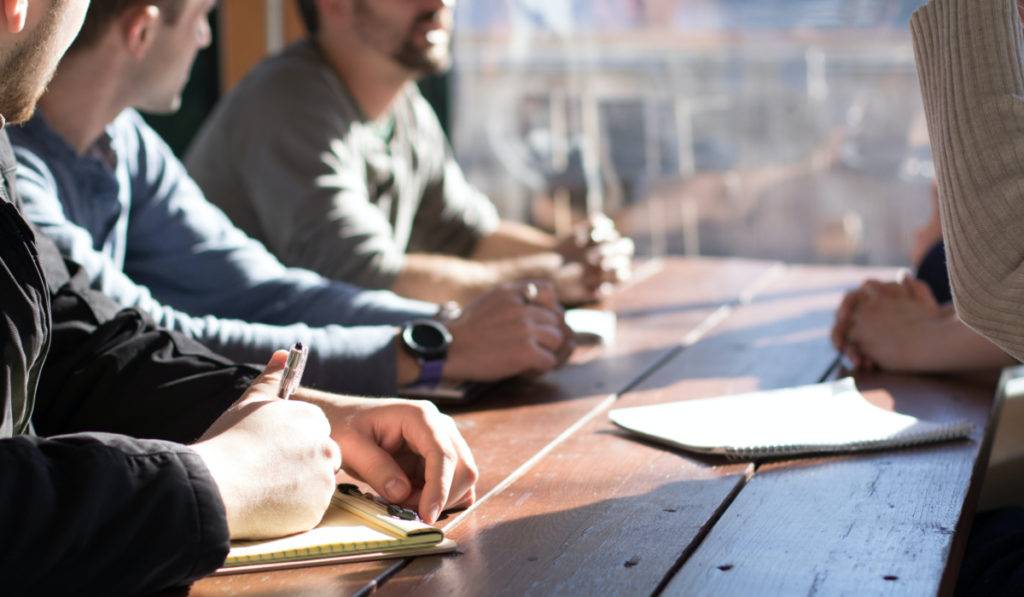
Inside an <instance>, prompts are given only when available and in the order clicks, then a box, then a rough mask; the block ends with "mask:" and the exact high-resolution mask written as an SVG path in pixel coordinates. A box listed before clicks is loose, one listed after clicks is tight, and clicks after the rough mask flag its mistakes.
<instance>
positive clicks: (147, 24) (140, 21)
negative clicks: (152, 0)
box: [118, 4, 160, 59]
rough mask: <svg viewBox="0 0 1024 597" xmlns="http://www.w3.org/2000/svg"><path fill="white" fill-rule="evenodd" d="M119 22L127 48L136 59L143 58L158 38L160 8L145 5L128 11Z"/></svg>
mask: <svg viewBox="0 0 1024 597" xmlns="http://www.w3.org/2000/svg"><path fill="white" fill-rule="evenodd" d="M119 21H120V25H119V27H118V29H119V31H120V34H121V38H122V40H123V41H124V44H125V47H127V48H128V51H129V52H130V53H131V55H132V56H134V57H135V58H136V59H141V58H143V57H144V56H145V55H146V53H147V52H149V49H150V48H151V47H152V46H153V40H154V39H155V38H156V30H157V27H158V26H159V24H160V8H159V7H158V6H156V5H153V4H144V5H142V6H140V7H138V8H135V9H129V10H128V11H126V12H125V14H123V15H121V18H120V20H119Z"/></svg>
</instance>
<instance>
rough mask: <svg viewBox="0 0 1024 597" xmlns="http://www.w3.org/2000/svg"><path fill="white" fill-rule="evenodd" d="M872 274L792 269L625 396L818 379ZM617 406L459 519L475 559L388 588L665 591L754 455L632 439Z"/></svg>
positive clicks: (413, 570)
mask: <svg viewBox="0 0 1024 597" xmlns="http://www.w3.org/2000/svg"><path fill="white" fill-rule="evenodd" d="M863 275H864V273H863V270H859V269H844V270H833V269H827V270H824V269H823V270H808V269H806V268H790V269H788V270H787V271H785V272H784V273H782V274H781V275H780V276H779V277H778V279H777V280H775V281H774V282H773V283H771V284H770V285H769V286H768V288H767V289H765V290H764V291H763V292H762V293H761V294H759V295H756V296H754V297H753V303H752V304H750V305H746V306H740V307H738V308H736V309H735V312H732V313H726V314H725V316H723V317H721V318H719V319H720V325H719V326H718V327H715V328H712V329H710V330H708V336H707V337H706V338H704V339H703V340H700V341H698V342H697V343H696V344H695V345H693V346H692V347H690V348H688V349H686V350H684V351H682V352H680V353H679V354H677V355H676V356H675V357H674V358H673V359H672V360H671V361H669V362H668V363H667V364H665V365H663V366H662V367H660V368H659V369H658V370H657V371H655V372H654V373H653V374H652V375H651V376H649V377H648V378H647V379H645V380H644V381H643V382H641V384H640V385H639V386H638V387H637V388H636V389H634V390H632V391H630V392H629V393H627V394H626V395H625V396H624V397H623V398H621V399H620V400H619V401H618V402H616V403H615V406H616V407H618V406H637V405H642V404H653V403H660V402H667V401H672V400H680V399H685V398H695V397H703V396H707V395H714V394H719V393H724V392H731V391H734V390H737V389H750V388H752V387H778V386H784V385H790V384H794V383H810V382H814V381H817V380H818V379H819V378H821V377H822V376H823V375H825V374H826V373H827V372H828V371H829V369H830V368H831V366H832V363H833V361H834V354H833V352H832V351H831V350H830V348H829V347H828V344H827V332H828V329H829V327H830V324H831V321H832V312H833V309H834V307H835V305H836V304H837V303H838V300H839V298H840V296H841V294H842V291H843V290H844V289H846V288H847V287H849V286H851V285H853V284H855V283H856V282H859V281H860V279H861V278H862V277H863ZM607 406H611V404H607ZM606 410H607V409H604V410H602V411H601V412H600V416H597V417H595V418H593V419H592V420H591V421H590V422H589V423H588V424H587V425H586V426H584V427H583V428H582V429H581V430H580V431H579V432H578V433H575V434H573V435H572V436H571V437H569V438H568V439H567V440H566V441H565V442H564V443H563V444H561V445H559V446H558V447H557V448H556V449H555V450H553V451H552V452H551V453H550V455H548V456H547V457H546V458H545V459H544V460H542V461H541V462H540V463H539V464H537V466H536V467H535V468H534V469H533V470H531V471H530V472H529V473H528V474H527V475H525V476H524V477H522V478H521V479H520V480H518V481H517V482H516V483H514V484H512V485H510V486H509V487H508V488H507V489H506V490H505V491H503V492H501V493H500V494H498V495H495V496H493V498H492V499H491V500H490V501H489V502H488V503H485V504H483V505H481V506H479V507H477V508H476V509H474V510H473V511H472V512H471V513H470V514H469V515H468V516H467V517H466V518H465V519H464V521H462V522H461V524H459V525H458V526H457V527H455V528H454V530H452V532H451V534H452V535H453V536H454V537H455V539H456V540H457V541H459V543H460V551H461V552H462V554H461V555H459V556H457V557H447V558H423V559H419V560H416V561H414V562H412V563H411V564H410V565H409V566H407V567H406V568H405V569H404V570H401V571H400V572H398V573H397V574H396V575H395V576H394V577H393V578H391V579H389V580H387V582H386V583H385V584H384V585H383V587H382V588H381V589H380V592H381V593H383V594H385V595H396V594H417V595H424V594H425V595H440V594H472V593H479V592H484V593H487V594H508V595H519V594H595V593H602V594H642V593H650V592H653V591H655V590H656V589H657V588H658V587H659V585H660V584H661V583H662V582H663V580H665V578H666V576H667V575H668V574H669V572H670V571H671V570H672V569H673V567H674V566H675V565H676V564H677V561H678V560H679V559H680V557H681V556H682V555H683V554H684V553H685V552H686V550H687V549H688V546H690V545H693V544H695V542H696V541H697V540H698V539H699V538H700V537H701V536H702V534H703V533H704V532H705V531H706V530H707V529H708V526H709V524H710V523H712V522H713V521H714V520H715V519H716V518H717V516H718V514H719V511H720V509H721V508H722V507H723V506H724V505H727V504H728V503H729V502H730V501H731V499H732V496H733V495H734V494H735V492H737V491H738V490H739V489H740V488H741V487H742V485H743V482H744V480H745V477H746V475H747V474H748V473H749V471H750V470H752V469H751V467H752V465H749V464H744V463H736V464H733V463H727V462H725V461H721V460H706V459H699V458H694V457H690V456H686V455H684V454H682V453H678V452H674V451H671V450H665V449H662V448H659V447H655V446H652V445H649V444H646V443H644V442H638V441H636V440H633V439H630V438H627V437H625V436H624V435H623V434H621V433H619V432H617V431H616V430H615V429H614V428H613V426H612V425H611V424H610V423H609V422H608V421H607V418H606ZM484 449H486V448H484Z"/></svg>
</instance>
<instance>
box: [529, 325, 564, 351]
mask: <svg viewBox="0 0 1024 597" xmlns="http://www.w3.org/2000/svg"><path fill="white" fill-rule="evenodd" d="M530 332H531V333H532V336H533V340H534V341H536V342H537V344H540V345H541V346H542V347H544V348H546V349H548V350H550V351H551V352H555V351H557V350H558V349H559V348H561V347H562V344H564V343H565V334H564V333H563V332H562V329H561V327H559V326H557V325H543V324H533V325H532V326H531V328H530Z"/></svg>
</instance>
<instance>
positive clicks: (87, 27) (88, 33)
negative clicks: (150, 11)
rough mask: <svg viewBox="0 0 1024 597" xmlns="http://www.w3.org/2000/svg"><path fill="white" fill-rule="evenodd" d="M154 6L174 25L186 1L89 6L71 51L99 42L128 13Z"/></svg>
mask: <svg viewBox="0 0 1024 597" xmlns="http://www.w3.org/2000/svg"><path fill="white" fill-rule="evenodd" d="M147 4H152V5H154V6H156V7H158V8H159V9H160V14H161V16H162V18H163V20H164V21H165V22H167V23H170V24H174V23H175V22H177V20H178V17H179V16H181V9H182V4H184V0H99V1H98V2H91V3H90V4H89V12H88V13H86V15H85V22H84V23H82V31H81V32H80V33H79V34H78V37H76V38H75V42H74V43H73V44H71V50H70V51H72V52H73V51H75V50H81V49H83V48H87V47H89V46H91V45H93V44H95V43H96V42H98V41H99V39H100V38H101V37H103V34H104V33H106V32H107V28H108V27H110V25H111V23H113V22H114V20H116V19H117V17H119V16H121V15H123V14H124V13H125V12H126V11H128V10H131V9H133V8H138V7H140V6H146V5H147Z"/></svg>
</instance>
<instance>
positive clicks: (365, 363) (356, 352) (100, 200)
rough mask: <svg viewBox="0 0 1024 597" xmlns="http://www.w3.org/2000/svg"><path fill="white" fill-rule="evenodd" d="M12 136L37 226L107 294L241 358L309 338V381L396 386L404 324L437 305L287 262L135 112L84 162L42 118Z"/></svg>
mask: <svg viewBox="0 0 1024 597" xmlns="http://www.w3.org/2000/svg"><path fill="white" fill-rule="evenodd" d="M10 134H11V139H12V141H13V143H14V144H15V147H16V153H17V157H18V161H19V163H20V168H19V171H18V178H17V184H18V190H19V192H20V194H21V196H22V198H23V201H24V207H25V213H26V215H27V217H28V218H29V219H30V220H31V221H32V222H33V223H34V224H35V225H36V226H37V227H39V229H41V230H42V231H43V232H44V233H45V234H46V235H48V236H49V237H51V238H52V239H53V240H54V241H55V242H56V244H57V246H58V247H59V248H60V249H61V251H62V252H63V253H64V254H65V255H66V256H67V257H69V258H70V259H72V260H74V261H76V262H78V263H80V264H81V265H82V266H83V268H84V269H85V271H86V272H87V273H88V275H89V278H90V280H91V282H92V285H93V287H94V288H96V289H97V290H100V291H102V292H103V293H105V294H107V295H108V296H110V297H112V298H114V300H116V301H117V302H118V303H119V304H121V305H122V306H125V307H135V308H138V309H140V310H141V311H143V312H145V313H147V314H149V315H150V316H151V317H152V318H153V319H154V320H155V321H156V323H157V324H159V325H162V326H164V327H168V328H170V329H173V330H176V331H180V332H183V333H185V334H186V335H188V336H190V337H192V338H195V339H197V340H200V341H201V342H203V343H205V344H207V345H208V346H210V347H211V348H213V349H214V350H216V351H217V352H220V353H221V354H224V355H225V356H228V357H230V358H232V359H235V360H238V361H242V362H259V363H263V362H266V360H267V359H268V358H269V357H270V354H271V353H272V352H273V351H274V350H275V349H278V348H285V347H287V346H289V345H291V344H292V343H293V342H295V341H302V342H303V343H305V344H307V345H309V346H311V347H312V351H311V355H310V362H309V367H308V368H307V372H306V378H305V379H306V382H307V383H308V384H309V385H314V386H320V387H324V388H325V389H329V390H333V391H345V392H356V393H366V394H378V395H379V394H393V393H394V392H395V391H396V372H395V354H394V350H395V342H394V338H395V326H397V325H401V324H402V323H404V322H406V321H408V320H411V319H416V318H420V317H430V316H433V315H434V314H435V313H436V312H437V306H436V305H433V304H430V303H424V302H420V301H413V300H408V299H404V298H400V297H398V296H396V295H394V294H392V293H390V292H386V291H366V290H363V289H360V288H356V287H354V286H350V285H347V284H344V283H341V282H337V281H331V280H327V279H325V278H323V277H321V276H319V275H317V274H314V273H312V272H309V271H306V270H301V269H295V268H287V267H285V266H284V265H282V264H281V262H280V261H278V260H277V259H276V258H275V257H274V256H272V255H271V254H270V253H269V252H268V251H267V250H266V249H265V248H264V247H263V245H262V244H260V243H259V242H257V241H255V240H253V239H251V238H249V237H248V236H247V235H246V234H245V233H243V232H242V231H240V230H239V229H238V228H236V227H235V226H234V225H233V224H232V223H231V222H230V221H229V220H228V218H227V217H226V216H225V215H224V214H223V213H222V212H221V211H220V210H219V209H217V208H216V207H215V206H214V205H212V204H211V203H210V202H209V201H207V200H206V198H205V196H204V195H203V193H202V192H201V191H200V190H199V188H198V187H197V186H196V184H195V183H194V182H193V181H192V179H191V178H190V177H189V176H188V174H187V173H186V171H185V168H184V166H183V165H182V164H181V163H180V161H179V160H178V159H177V158H176V157H175V156H174V155H173V153H172V152H171V150H170V148H169V147H168V146H167V145H166V144H165V143H164V142H163V140H162V139H161V138H160V137H159V135H158V134H157V133H156V132H155V131H153V130H152V129H151V128H150V127H149V126H148V125H147V124H146V123H145V122H144V121H143V120H142V118H141V117H140V116H139V115H138V114H137V113H136V112H135V111H133V110H127V111H125V112H124V113H122V114H121V115H120V116H119V117H118V118H117V119H116V120H115V121H114V122H113V123H111V124H110V125H109V126H108V127H107V129H106V133H105V134H104V136H103V137H102V138H101V139H99V140H98V141H97V142H96V143H95V144H94V145H93V146H92V147H91V148H90V149H89V150H88V151H86V153H85V154H84V155H79V154H78V153H76V152H75V151H74V149H73V148H72V147H70V146H69V145H68V144H67V143H66V142H65V141H64V139H63V138H61V137H60V136H59V135H58V134H57V133H56V132H55V131H53V130H52V129H51V128H50V127H49V126H48V125H47V124H46V122H45V121H44V119H43V117H42V115H38V114H37V115H36V117H35V118H34V119H33V120H32V121H30V122H29V123H28V124H26V125H24V126H23V127H20V128H16V127H11V130H10ZM342 326H358V327H342Z"/></svg>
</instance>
